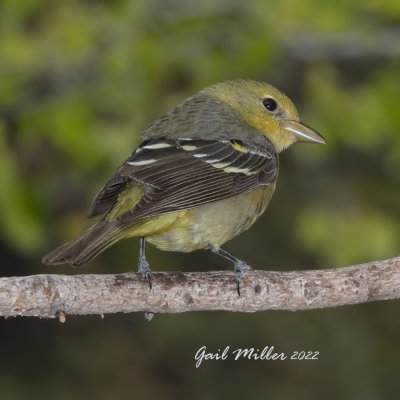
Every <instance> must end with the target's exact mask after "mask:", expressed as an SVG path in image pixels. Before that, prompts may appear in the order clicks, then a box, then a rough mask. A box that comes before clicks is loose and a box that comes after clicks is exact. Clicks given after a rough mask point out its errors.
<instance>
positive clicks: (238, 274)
mask: <svg viewBox="0 0 400 400" xmlns="http://www.w3.org/2000/svg"><path fill="white" fill-rule="evenodd" d="M250 269H251V267H250V265H248V264H246V263H245V262H244V261H241V260H238V261H237V262H235V265H234V267H233V271H234V272H235V282H236V290H237V293H238V295H239V296H240V284H241V283H242V277H243V274H244V273H245V272H246V271H248V270H250Z"/></svg>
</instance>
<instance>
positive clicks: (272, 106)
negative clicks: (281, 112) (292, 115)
mask: <svg viewBox="0 0 400 400" xmlns="http://www.w3.org/2000/svg"><path fill="white" fill-rule="evenodd" d="M262 103H263V106H264V107H265V108H266V109H267V110H268V111H271V112H272V111H275V110H276V109H277V108H278V103H277V102H276V101H275V100H274V99H271V97H266V98H265V99H263V100H262Z"/></svg>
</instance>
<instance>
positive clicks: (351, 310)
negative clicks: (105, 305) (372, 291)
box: [0, 0, 400, 399]
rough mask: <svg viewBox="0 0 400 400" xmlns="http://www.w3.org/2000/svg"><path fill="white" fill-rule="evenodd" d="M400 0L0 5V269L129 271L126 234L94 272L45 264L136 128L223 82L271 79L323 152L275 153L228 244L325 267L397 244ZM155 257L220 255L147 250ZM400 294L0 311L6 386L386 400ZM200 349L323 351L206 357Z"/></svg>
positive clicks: (215, 264) (51, 391)
mask: <svg viewBox="0 0 400 400" xmlns="http://www.w3.org/2000/svg"><path fill="white" fill-rule="evenodd" d="M399 43H400V2H398V1H395V0H384V1H378V0H366V1H350V2H349V1H342V0H337V1H335V2H321V1H316V0H304V1H302V2H294V1H289V0H282V1H279V2H274V1H272V0H270V1H262V0H249V1H246V2H242V1H239V0H237V1H224V0H221V1H213V0H203V1H201V2H199V1H195V0H188V1H182V0H168V1H161V0H150V1H136V2H134V1H128V0H118V1H113V2H106V1H89V0H86V1H73V0H69V1H63V2H54V1H51V0H42V1H34V0H31V1H20V2H19V1H17V2H16V1H13V0H3V1H2V2H1V5H0V182H1V189H0V212H1V223H0V251H1V266H2V273H1V274H2V275H3V276H11V275H26V274H36V273H54V272H56V273H57V272H59V273H67V274H75V273H106V272H123V271H128V270H131V269H133V268H135V264H136V259H137V252H138V248H137V247H138V244H137V242H135V241H130V242H129V241H127V242H124V243H119V244H118V245H116V246H114V247H113V248H112V249H110V250H108V251H107V252H105V253H103V254H102V255H101V257H99V258H98V259H96V260H95V261H94V262H93V263H91V264H90V265H88V266H87V267H86V268H85V269H82V270H81V269H79V270H75V269H72V268H71V267H69V266H65V267H60V268H57V269H54V268H50V267H46V266H43V265H41V263H40V258H41V256H42V255H43V254H44V253H45V252H47V251H48V250H49V249H51V248H53V247H55V246H56V245H58V244H60V243H62V242H64V241H66V240H69V239H71V238H72V237H74V236H76V235H78V234H79V233H80V232H82V230H83V229H85V228H86V227H87V226H89V224H90V222H89V221H87V220H86V218H85V215H86V213H87V211H88V209H89V207H90V202H91V198H92V197H93V196H94V195H95V194H96V192H97V191H98V190H99V189H100V187H101V186H102V184H103V183H104V181H105V180H106V179H107V178H108V176H109V175H110V174H111V173H112V172H113V171H114V169H115V168H116V167H117V166H118V165H119V164H120V163H121V162H122V160H124V159H125V157H126V156H127V155H128V154H129V153H130V152H131V150H132V149H133V148H134V146H135V145H137V144H138V141H139V134H140V132H141V131H142V130H143V129H144V128H145V127H146V126H147V125H149V124H150V123H151V122H152V121H153V120H154V119H156V118H157V117H160V116H161V115H163V114H164V113H165V112H166V111H168V110H169V109H170V108H171V107H173V106H174V105H176V104H177V103H179V102H180V101H182V100H183V99H184V98H185V97H187V96H189V95H191V94H193V93H195V92H196V91H198V90H200V89H201V88H203V87H205V86H207V85H209V84H212V83H214V82H217V81H222V80H227V79H232V78H251V79H257V80H265V81H268V82H270V83H273V84H275V85H277V86H278V87H279V88H281V89H282V90H283V91H284V92H286V93H287V94H288V95H289V96H290V97H291V98H292V99H293V100H294V102H295V103H296V104H297V105H298V108H299V109H300V113H301V115H302V117H303V119H304V121H306V122H307V123H308V124H309V125H311V126H313V127H314V128H315V129H317V130H319V131H320V132H321V133H322V134H323V135H324V136H325V138H326V139H327V142H328V144H327V145H326V146H312V145H296V146H294V147H293V148H291V149H289V150H288V151H286V152H285V153H284V154H283V155H282V157H281V170H280V180H279V184H278V186H277V191H276V193H275V196H274V198H273V200H272V203H271V205H270V207H269V208H268V211H267V212H266V213H265V215H264V216H263V217H262V218H261V220H260V221H259V222H258V223H257V224H256V225H255V226H254V227H253V228H252V229H251V230H249V231H248V232H246V233H244V234H242V235H241V236H240V237H238V238H236V239H235V240H233V241H232V242H230V243H229V244H227V245H226V248H227V250H231V251H233V252H234V253H235V255H237V256H238V257H240V258H242V259H245V260H247V261H248V262H249V263H250V264H251V265H253V266H254V267H256V268H273V269H302V268H304V269H306V268H327V267H338V266H344V265H350V264H352V263H361V262H365V261H371V260H373V259H379V258H389V257H392V256H396V255H397V254H398V253H399V249H400V244H399V243H400V227H399V217H400V189H399V183H400V174H399V170H400V113H399V104H400V79H399V71H400V45H399ZM148 255H149V259H150V261H151V264H152V265H153V268H154V269H155V270H157V269H164V270H165V269H177V270H181V269H182V270H189V269H190V270H199V269H202V268H207V269H222V268H226V267H227V265H226V264H225V263H223V262H221V260H219V259H218V258H216V257H215V256H212V255H210V254H208V253H206V252H195V253H193V254H189V255H187V254H175V253H165V252H160V251H158V250H156V249H153V248H150V247H149V250H148ZM397 313H398V301H390V302H382V303H376V304H364V305H359V306H352V307H342V308H338V309H329V310H322V311H309V312H298V313H289V312H263V313H257V314H249V315H245V314H233V313H222V312H219V313H211V312H204V313H194V314H183V315H156V316H155V318H154V320H153V321H152V322H151V323H149V322H147V321H145V319H144V318H143V316H142V315H140V314H134V315H113V316H105V317H104V319H101V318H100V317H97V316H89V317H67V323H66V324H64V325H61V324H59V323H58V322H57V321H53V320H51V321H45V320H37V319H26V318H24V319H22V318H18V319H9V320H4V319H3V320H1V321H0V335H1V342H0V343H1V345H0V346H1V359H2V362H1V364H0V397H1V398H2V399H27V398H41V399H71V398H75V399H81V398H82V399H83V398H97V399H109V398H110V397H111V396H112V397H113V398H121V399H124V398H132V397H133V396H135V397H138V398H144V397H146V398H156V397H157V398H161V397H162V398H166V399H169V398H171V399H172V398H183V397H185V398H188V397H190V398H207V399H217V398H218V399H220V398H244V397H246V398H252V397H253V398H254V397H256V396H257V397H259V396H260V395H261V396H264V395H269V396H270V397H271V398H291V397H292V398H293V397H296V398H297V399H308V398H310V396H313V397H318V398H321V397H322V396H323V397H324V398H327V399H337V398H341V399H377V398H380V399H381V398H395V396H396V395H397V396H398V395H399V392H400V391H399V388H398V371H399V367H400V350H399V345H398V334H399V329H400V321H399V318H398V317H397V315H398V314H397ZM203 345H206V346H207V348H208V350H209V351H211V352H216V351H217V350H218V349H223V348H225V346H228V345H229V346H231V348H232V349H233V348H237V347H255V348H260V349H261V348H263V347H264V346H267V345H268V346H272V345H273V346H274V347H275V350H276V351H278V352H285V353H287V354H290V353H291V352H292V351H293V350H318V351H319V352H320V358H319V360H318V361H247V360H240V361H232V360H228V361H224V362H221V361H208V362H204V363H203V365H202V366H201V367H200V368H198V369H196V368H195V362H194V354H195V352H196V351H197V349H198V348H199V347H201V346H203Z"/></svg>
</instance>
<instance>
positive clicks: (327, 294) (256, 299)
mask: <svg viewBox="0 0 400 400" xmlns="http://www.w3.org/2000/svg"><path fill="white" fill-rule="evenodd" d="M399 297H400V257H396V258H392V259H389V260H385V261H374V262H370V263H366V264H360V265H355V266H351V267H346V268H337V269H327V270H311V271H291V272H285V271H280V272H277V271H260V270H251V271H249V272H246V274H245V275H244V276H243V280H242V286H241V296H240V297H239V296H238V294H237V292H236V285H235V282H234V276H233V272H231V271H223V272H186V273H183V272H156V273H154V274H153V289H151V290H150V288H149V286H148V283H147V280H145V279H143V278H142V277H141V276H140V275H139V274H136V273H125V274H117V275H109V274H107V275H74V276H66V275H32V276H21V277H7V278H0V316H3V317H10V316H17V315H21V316H36V317H45V318H54V317H57V316H58V317H59V318H60V321H62V322H63V321H64V320H65V315H73V314H75V315H83V314H100V315H103V314H107V313H116V312H124V313H128V312H134V311H142V312H143V311H145V312H147V313H180V312H185V311H202V310H224V311H242V312H254V311H262V310H291V311H295V310H309V309H314V308H328V307H335V306H340V305H346V304H357V303H364V302H369V301H377V300H387V299H395V298H399Z"/></svg>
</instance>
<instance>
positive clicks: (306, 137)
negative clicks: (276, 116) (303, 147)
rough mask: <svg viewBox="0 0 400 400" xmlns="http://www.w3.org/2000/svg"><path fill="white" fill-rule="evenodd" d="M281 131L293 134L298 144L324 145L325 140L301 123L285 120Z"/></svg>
mask: <svg viewBox="0 0 400 400" xmlns="http://www.w3.org/2000/svg"><path fill="white" fill-rule="evenodd" d="M283 129H285V130H286V131H289V132H290V133H292V134H294V135H295V137H296V139H297V140H298V141H299V142H311V143H321V144H325V143H326V141H325V139H324V138H323V137H322V136H321V135H320V134H319V133H318V132H317V131H314V129H312V128H310V127H309V126H307V125H305V124H303V123H302V122H298V121H294V120H287V121H285V122H284V124H283Z"/></svg>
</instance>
